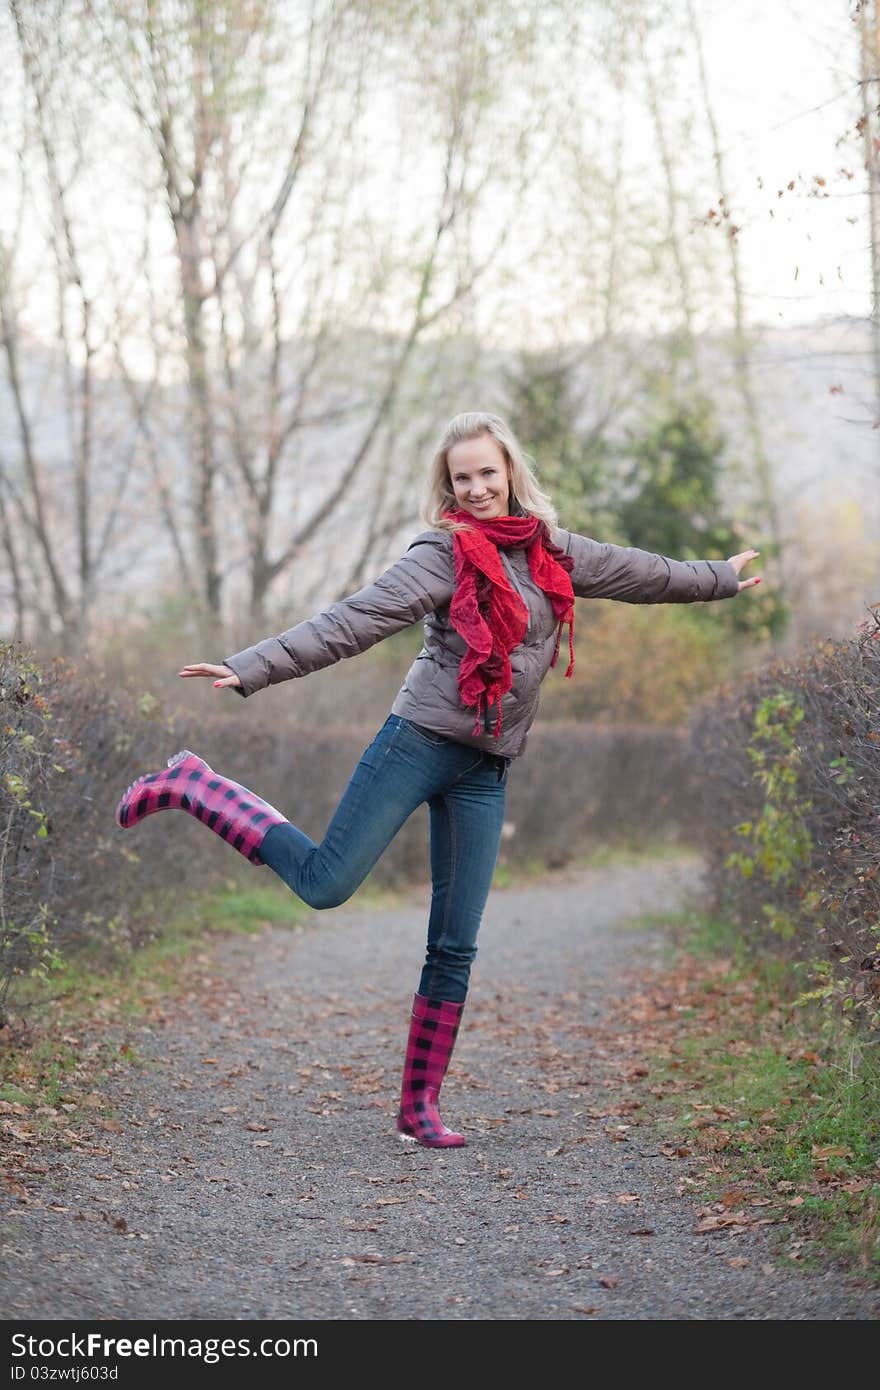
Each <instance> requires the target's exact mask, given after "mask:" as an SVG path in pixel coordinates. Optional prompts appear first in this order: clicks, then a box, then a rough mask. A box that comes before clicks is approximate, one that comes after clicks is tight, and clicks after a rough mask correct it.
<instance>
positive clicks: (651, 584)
mask: <svg viewBox="0 0 880 1390" xmlns="http://www.w3.org/2000/svg"><path fill="white" fill-rule="evenodd" d="M558 542H559V544H560V545H561V546H562V547H563V549H564V550H565V551H566V553H567V554H568V555H570V556H571V557H572V559H573V560H574V569H573V570H572V574H571V581H572V586H573V588H574V592H575V594H576V595H577V596H578V597H579V598H613V599H618V600H619V601H620V602H622V603H698V602H703V603H707V602H710V601H712V600H713V599H722V598H733V597H734V595H735V594H738V593H739V592H740V591H741V590H742V589H750V588H753V587H754V585H755V584H760V582H761V580H760V576H758V577H756V578H754V579H745V580H743V581H742V582H741V581H740V578H739V574H740V570H742V569H743V568H744V567H745V566H746V565H747V564H748V563H749V561H750V560H753V559H755V557H756V556H757V554H758V551H757V550H744V551H743V552H742V554H740V555H734V556H732V557H731V559H729V560H670V559H668V558H667V557H666V556H664V555H654V554H652V553H651V552H650V551H648V550H638V549H637V548H636V547H635V546H621V545H609V544H608V543H606V542H602V541H594V540H592V539H591V538H590V537H589V536H578V535H575V534H574V533H573V532H571V531H562V530H560V531H559V532H558Z"/></svg>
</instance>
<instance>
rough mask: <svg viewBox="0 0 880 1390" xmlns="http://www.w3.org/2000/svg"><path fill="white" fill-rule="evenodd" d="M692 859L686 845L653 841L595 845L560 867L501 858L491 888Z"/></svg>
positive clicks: (532, 860)
mask: <svg viewBox="0 0 880 1390" xmlns="http://www.w3.org/2000/svg"><path fill="white" fill-rule="evenodd" d="M695 858H696V851H695V850H694V849H692V848H691V846H690V845H682V844H673V843H671V842H670V841H668V840H655V841H649V842H646V843H642V844H636V843H626V842H624V843H619V844H614V845H609V844H601V845H599V844H597V845H595V846H594V848H593V849H591V850H589V851H588V852H587V853H585V854H579V855H576V856H574V857H573V858H571V859H566V860H565V862H564V863H559V864H556V863H548V862H547V859H546V857H544V858H542V857H541V856H535V857H532V858H527V859H517V860H516V861H515V862H510V861H509V860H507V859H505V858H504V857H503V853H502V858H501V859H499V861H498V864H497V865H496V867H495V875H494V878H493V880H492V887H493V888H502V889H503V888H520V887H527V886H528V885H529V883H531V882H533V881H534V880H535V879H540V878H546V877H548V875H549V876H552V875H554V874H560V875H564V874H571V873H573V872H574V873H577V872H580V871H583V870H588V869H616V868H638V867H639V865H641V864H644V863H646V862H648V863H656V862H660V863H667V862H673V863H674V862H677V861H681V862H687V861H688V860H693V859H695Z"/></svg>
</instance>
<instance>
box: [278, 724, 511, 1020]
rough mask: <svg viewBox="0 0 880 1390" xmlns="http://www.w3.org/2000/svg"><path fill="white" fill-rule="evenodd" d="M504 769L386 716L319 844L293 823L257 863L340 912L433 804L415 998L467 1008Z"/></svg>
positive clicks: (306, 897)
mask: <svg viewBox="0 0 880 1390" xmlns="http://www.w3.org/2000/svg"><path fill="white" fill-rule="evenodd" d="M508 767H509V761H508V759H506V758H500V757H498V756H497V755H495V754H494V753H484V752H481V751H480V749H479V748H469V747H468V746H467V745H466V744H464V743H453V742H451V741H450V740H449V739H445V738H442V737H441V735H440V734H435V733H432V732H431V730H429V729H423V728H422V727H421V725H418V724H413V723H412V722H411V721H410V720H408V719H401V718H400V717H399V716H398V715H396V714H392V715H389V717H388V718H387V719H386V721H385V723H384V724H383V726H382V728H381V729H380V730H379V733H378V734H377V735H376V737H375V738H374V740H373V742H372V743H371V744H370V746H369V748H368V749H367V750H366V752H365V753H364V755H363V757H362V758H361V760H360V762H359V763H358V765H357V767H356V768H355V770H354V773H353V774H352V778H351V781H350V782H349V784H348V786H347V787H346V789H345V792H344V794H343V797H342V800H341V801H340V803H339V806H338V807H337V809H336V812H335V814H334V816H333V819H332V820H331V822H330V824H329V826H328V828H327V833H326V835H325V836H324V838H323V840H322V841H321V843H320V844H319V845H318V844H315V842H314V840H310V839H309V837H308V835H304V834H303V832H302V831H301V830H298V829H297V827H296V826H295V825H290V824H289V823H285V824H283V825H274V826H273V827H272V829H271V830H270V831H269V832H268V833H267V834H266V835H265V836H264V837H263V841H262V844H261V845H260V851H259V852H260V858H261V859H262V860H263V862H264V863H266V864H268V865H269V867H270V868H271V869H274V870H275V873H276V874H278V875H279V876H280V877H281V878H283V880H284V882H285V883H286V884H287V886H288V887H289V888H292V889H293V891H294V893H296V894H297V896H298V897H300V898H302V899H303V901H304V902H307V903H308V904H309V906H310V907H316V908H322V907H336V906H337V905H338V904H339V903H342V902H345V900H346V898H349V897H351V895H352V893H353V892H354V891H355V889H356V888H357V887H358V886H359V885H360V884H361V883H363V881H364V879H365V878H366V876H367V874H368V873H369V872H370V870H371V869H372V867H373V865H374V864H375V863H376V860H377V859H378V858H379V856H380V854H381V853H382V851H383V850H384V849H385V848H386V847H387V846H388V845H389V844H390V842H391V841H392V840H393V839H394V836H395V835H396V834H397V832H398V830H399V829H400V828H401V826H402V825H403V823H404V821H405V820H407V819H408V817H409V816H411V815H412V813H413V811H414V810H415V809H416V807H417V806H421V804H422V802H423V801H427V803H428V808H429V812H430V826H431V883H432V895H431V915H430V919H429V922H428V951H427V957H426V959H425V965H424V968H423V970H422V977H421V983H420V985H419V993H420V994H424V995H427V996H429V997H430V998H432V999H448V1000H452V1001H454V1002H456V1003H461V1002H462V1001H463V1000H464V999H465V997H466V995H467V987H468V978H469V976H470V969H471V963H472V961H473V959H474V957H475V956H476V954H477V945H476V942H477V932H478V931H479V927H480V919H481V918H482V915H483V908H484V907H485V905H486V899H487V897H488V896H489V889H490V887H491V885H492V875H493V872H494V869H495V861H496V859H497V857H498V845H499V843H500V840H501V827H502V825H503V823H504V796H505V791H506V783H507V771H508Z"/></svg>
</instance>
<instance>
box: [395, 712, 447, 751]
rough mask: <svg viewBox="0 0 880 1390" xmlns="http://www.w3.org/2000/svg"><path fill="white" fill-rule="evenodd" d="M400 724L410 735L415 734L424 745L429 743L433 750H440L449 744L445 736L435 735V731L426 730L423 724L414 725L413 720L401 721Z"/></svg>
mask: <svg viewBox="0 0 880 1390" xmlns="http://www.w3.org/2000/svg"><path fill="white" fill-rule="evenodd" d="M400 722H401V724H402V725H403V727H404V728H405V729H406V730H408V732H409V733H411V734H414V735H415V737H416V738H417V739H419V740H420V741H421V742H422V743H427V744H428V745H429V746H430V747H431V748H440V747H441V746H442V745H443V744H444V743H448V742H449V739H448V738H447V737H446V736H445V734H438V733H435V732H434V730H433V729H426V728H425V727H424V726H423V725H422V724H414V723H413V721H412V720H411V719H401V721H400Z"/></svg>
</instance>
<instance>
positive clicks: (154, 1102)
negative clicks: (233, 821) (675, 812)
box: [0, 860, 878, 1320]
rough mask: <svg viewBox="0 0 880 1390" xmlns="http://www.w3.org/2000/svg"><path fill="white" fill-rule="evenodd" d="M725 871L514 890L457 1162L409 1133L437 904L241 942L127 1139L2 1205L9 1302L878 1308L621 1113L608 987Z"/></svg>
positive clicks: (48, 1305)
mask: <svg viewBox="0 0 880 1390" xmlns="http://www.w3.org/2000/svg"><path fill="white" fill-rule="evenodd" d="M698 878H699V865H698V864H697V863H696V862H692V861H687V860H678V861H676V862H668V861H667V862H662V863H661V862H646V863H645V864H643V865H638V866H618V867H611V868H604V869H591V870H588V871H579V872H577V873H574V872H572V873H570V874H565V875H561V876H555V877H554V878H553V879H548V880H545V881H542V882H540V883H536V884H534V885H532V886H529V887H525V888H515V889H514V888H511V889H507V890H504V891H496V892H495V893H494V894H493V895H492V898H491V901H490V904H489V907H488V910H487V914H486V920H485V924H484V927H483V931H482V936H481V942H480V954H479V957H478V960H477V963H476V966H475V971H474V980H473V986H472V991H471V998H470V1000H469V1002H468V1006H467V1009H466V1011H465V1015H464V1022H463V1025H462V1031H461V1035H460V1038H459V1044H458V1048H457V1050H456V1053H455V1056H454V1058H453V1065H452V1070H451V1072H450V1075H449V1078H448V1079H447V1083H446V1087H445V1090H444V1106H443V1113H444V1117H445V1119H446V1121H447V1123H449V1124H454V1125H455V1126H456V1127H458V1128H461V1129H462V1130H463V1131H464V1132H465V1133H466V1135H467V1138H468V1145H467V1147H466V1148H464V1149H458V1150H452V1151H446V1152H437V1151H430V1150H426V1149H423V1148H420V1147H413V1146H404V1145H403V1144H401V1143H400V1142H399V1141H398V1140H397V1138H396V1136H395V1134H394V1113H395V1099H396V1094H397V1092H398V1088H399V1078H400V1067H401V1063H402V1059H403V1049H404V1040H405V1034H406V1027H407V1017H408V1009H409V1004H410V1000H411V997H412V991H413V989H414V987H415V983H416V972H417V965H418V961H419V959H420V952H421V949H422V941H423V938H424V922H425V913H426V907H425V894H423V893H420V894H417V895H413V897H412V898H411V899H408V900H407V901H406V902H405V903H404V904H403V906H400V907H396V908H395V909H393V910H390V911H387V910H380V909H378V908H376V907H374V906H369V907H359V906H358V904H357V902H356V901H355V902H354V903H352V904H349V905H347V906H346V907H345V908H341V909H338V910H336V911H334V912H332V913H325V914H322V915H320V916H317V915H316V916H315V917H314V918H313V919H311V920H310V923H309V925H308V926H307V927H306V928H305V929H304V930H301V931H296V932H290V931H286V930H275V929H272V930H268V931H266V932H265V933H264V934H262V935H261V936H260V937H258V938H254V937H249V938H235V939H230V938H223V939H218V940H217V942H216V943H214V944H213V945H212V946H211V947H210V953H211V954H210V962H209V972H210V983H209V987H208V988H206V990H205V991H204V993H203V995H202V996H201V997H200V998H198V999H192V1000H191V1001H189V1002H188V1003H187V1004H185V1005H183V1006H180V1007H178V1006H175V1008H174V1010H173V1011H172V1010H169V1016H168V1017H167V1018H166V1020H165V1021H164V1023H159V1024H157V1025H153V1026H151V1027H150V1028H149V1029H147V1028H141V1029H139V1030H138V1031H137V1032H136V1036H135V1038H134V1042H135V1045H136V1048H137V1051H138V1056H139V1060H138V1062H137V1063H136V1064H135V1065H134V1066H129V1065H126V1066H125V1067H124V1068H123V1067H120V1069H119V1072H118V1074H117V1075H116V1076H115V1077H114V1078H111V1079H110V1083H109V1091H108V1092H107V1094H108V1095H109V1098H110V1100H111V1102H112V1104H113V1105H114V1107H115V1111H116V1115H117V1117H118V1121H119V1129H118V1132H113V1130H112V1129H111V1130H105V1129H103V1128H96V1129H95V1133H94V1142H93V1143H92V1144H90V1145H87V1146H85V1147H84V1148H77V1149H73V1150H68V1151H57V1152H53V1153H51V1154H49V1155H48V1156H47V1155H46V1154H45V1153H43V1154H41V1161H42V1163H44V1164H45V1163H48V1165H49V1171H48V1173H45V1174H44V1175H43V1176H42V1179H41V1183H40V1187H39V1196H38V1199H36V1200H34V1201H31V1202H29V1203H27V1204H23V1203H21V1202H20V1201H18V1202H17V1201H16V1200H15V1198H14V1197H12V1198H9V1199H7V1200H5V1201H4V1202H3V1204H2V1207H0V1213H2V1215H0V1237H2V1239H0V1246H2V1249H0V1267H2V1270H3V1273H2V1276H0V1279H2V1308H0V1311H2V1315H3V1317H4V1318H5V1319H7V1320H15V1319H19V1318H21V1319H27V1318H53V1319H73V1318H76V1319H120V1318H126V1319H127V1318H133V1319H151V1318H152V1319H165V1318H170V1319H179V1320H185V1319H195V1318H210V1319H220V1318H234V1319H266V1320H269V1319H287V1318H294V1319H336V1318H345V1319H395V1320H396V1319H444V1320H475V1319H494V1318H498V1319H566V1320H568V1319H578V1318H580V1319H583V1318H590V1317H602V1318H613V1319H630V1320H646V1319H728V1320H741V1319H758V1320H780V1319H804V1320H805V1319H817V1318H818V1319H824V1320H840V1319H872V1318H876V1316H877V1312H878V1307H877V1305H878V1295H877V1293H876V1291H872V1290H870V1289H868V1288H865V1287H863V1286H861V1285H860V1284H859V1282H858V1281H856V1280H851V1279H846V1278H844V1277H842V1276H841V1275H840V1274H837V1273H833V1272H829V1273H824V1274H813V1273H809V1272H807V1271H801V1270H793V1271H791V1272H788V1271H779V1270H776V1269H774V1268H773V1267H772V1265H771V1264H770V1255H769V1247H768V1245H767V1235H766V1233H765V1232H762V1231H760V1230H758V1231H755V1230H749V1231H747V1232H744V1233H741V1234H730V1233H729V1232H725V1231H717V1232H711V1233H709V1234H699V1233H697V1232H696V1230H695V1227H696V1225H697V1224H698V1218H697V1216H696V1210H697V1205H698V1197H697V1196H696V1195H695V1192H694V1191H693V1190H689V1189H687V1188H684V1186H683V1182H682V1179H683V1177H685V1176H686V1175H687V1173H688V1172H689V1171H690V1170H689V1166H688V1164H689V1160H687V1159H675V1160H670V1159H668V1158H665V1157H664V1156H663V1155H662V1154H661V1152H660V1149H661V1142H662V1141H661V1140H660V1139H659V1138H658V1136H657V1135H656V1134H655V1133H653V1132H652V1131H651V1129H650V1127H649V1126H647V1125H646V1124H640V1123H639V1122H638V1112H635V1114H625V1115H623V1117H622V1118H621V1117H620V1116H614V1115H613V1114H611V1115H609V1114H608V1113H607V1112H608V1110H609V1107H610V1106H612V1105H613V1093H612V1094H610V1095H609V1092H608V1078H609V1075H610V1072H609V1067H610V1064H611V1062H612V1061H619V1058H615V1057H613V1056H612V1054H613V1053H614V1036H613V1034H611V1035H609V1033H608V1031H607V1029H604V1030H603V1028H602V1026H601V1024H602V1019H603V1016H604V1011H605V1007H606V1003H607V1002H609V1001H611V1000H613V999H614V998H615V997H616V996H618V995H620V994H621V993H622V992H624V991H625V990H626V989H627V987H628V985H630V984H631V983H636V984H637V983H638V982H639V981H640V980H642V979H643V978H644V972H645V971H650V970H651V969H654V968H657V967H658V966H659V965H660V964H661V963H662V962H663V960H664V953H665V951H666V949H667V948H666V943H665V942H664V938H663V934H662V932H661V931H659V930H655V929H646V928H644V927H638V926H635V925H632V923H633V922H634V919H637V918H638V917H639V916H640V915H650V914H659V913H666V912H670V911H675V910H677V909H678V908H679V907H680V906H681V905H682V903H683V901H684V900H685V898H686V896H687V895H688V894H689V893H690V892H691V891H693V889H694V888H695V886H696V885H697V883H698ZM628 923H630V924H631V925H627V924H628ZM361 980H364V981H367V982H368V983H366V984H362V983H359V981H361ZM638 1061H639V1059H635V1058H634V1059H633V1064H634V1065H635V1064H636V1063H637V1062H638ZM644 1065H647V1066H649V1067H650V1059H646V1060H644ZM603 1112H604V1113H603ZM625 1126H629V1127H628V1128H626V1127H625ZM731 1259H734V1260H735V1264H733V1265H732V1264H731V1263H730V1261H731Z"/></svg>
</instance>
